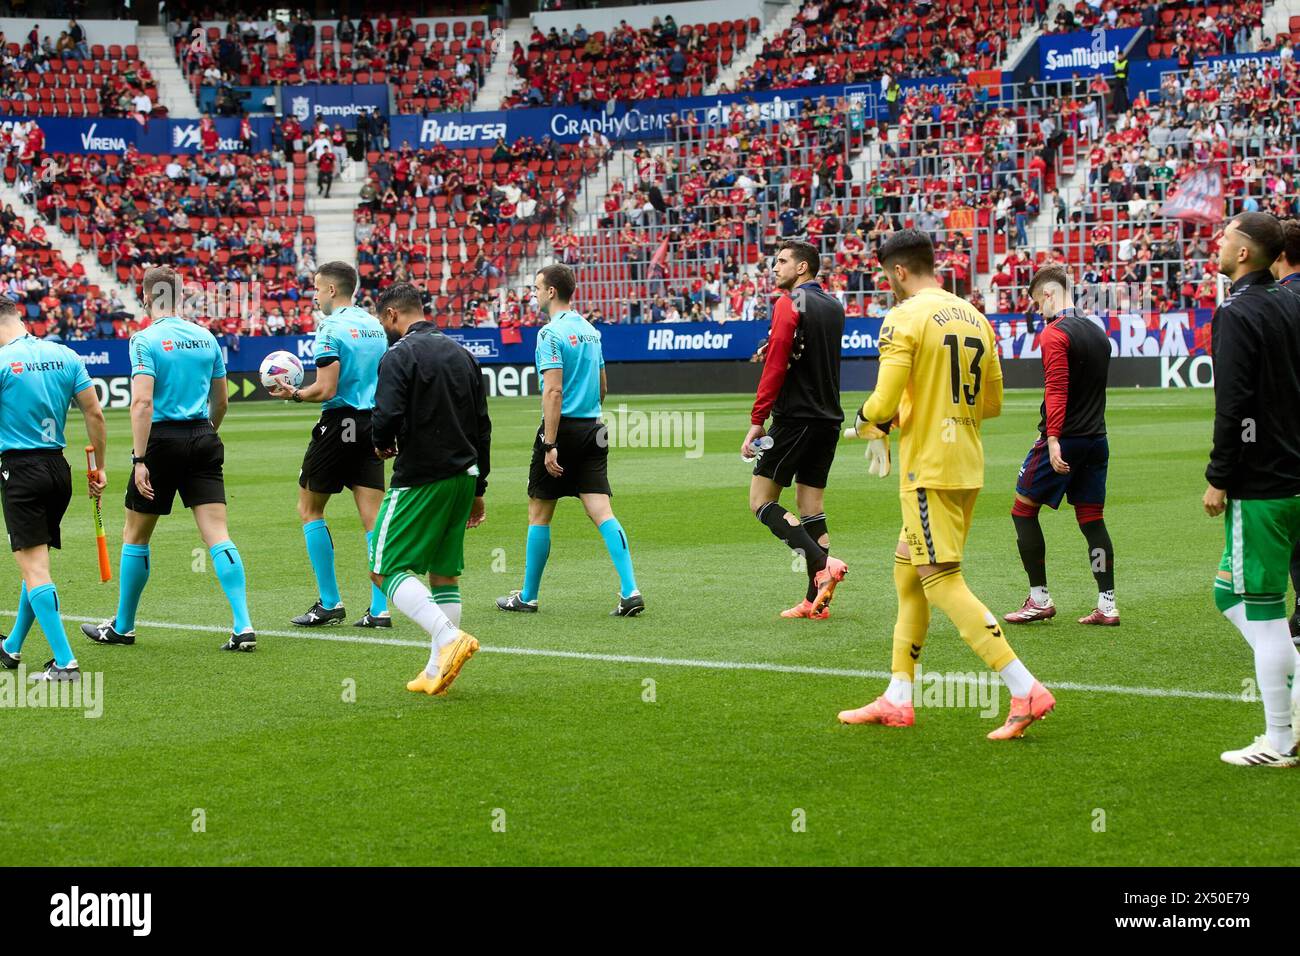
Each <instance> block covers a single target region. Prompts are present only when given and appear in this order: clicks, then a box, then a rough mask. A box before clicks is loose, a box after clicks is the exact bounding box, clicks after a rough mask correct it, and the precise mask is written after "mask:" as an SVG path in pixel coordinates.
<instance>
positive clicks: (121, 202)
mask: <svg viewBox="0 0 1300 956" xmlns="http://www.w3.org/2000/svg"><path fill="white" fill-rule="evenodd" d="M24 152H26V149H25V148H24V149H23V150H22V151H18V150H16V149H14V148H13V147H12V146H11V147H10V150H9V153H8V155H7V158H6V165H5V167H4V178H5V181H6V182H8V183H10V184H13V185H15V186H17V188H18V189H19V192H20V194H21V195H23V196H24V197H26V198H28V199H29V200H30V201H31V202H33V204H34V207H35V210H36V212H37V214H38V216H39V217H40V219H41V220H43V221H44V222H47V223H49V224H51V225H55V226H57V228H60V229H62V230H63V231H64V232H65V233H67V234H69V235H71V236H74V237H75V238H76V240H77V243H78V244H79V246H80V247H81V249H82V250H84V251H85V253H86V254H87V255H93V256H95V257H96V258H97V259H98V261H99V263H100V264H101V265H102V266H104V267H105V268H106V269H108V270H110V271H111V272H113V273H115V274H116V276H117V278H118V281H120V282H121V283H123V285H127V286H132V287H135V286H138V284H139V282H140V280H141V279H142V278H143V275H144V270H145V269H147V268H148V267H149V266H152V265H160V264H166V265H172V266H175V267H176V268H177V269H178V270H179V271H180V272H181V274H182V275H183V276H184V277H185V279H186V281H194V282H204V283H217V284H220V283H226V284H233V283H239V284H241V286H240V287H241V288H242V287H243V284H249V285H252V284H253V280H257V283H256V285H252V287H255V288H256V289H257V290H258V300H257V301H255V302H251V303H249V308H248V309H247V312H246V313H245V314H244V316H243V319H242V323H241V327H240V328H239V331H240V332H242V333H243V334H256V333H258V332H259V331H270V330H278V329H297V330H310V329H311V328H313V327H314V320H313V315H312V309H311V288H310V279H311V272H312V271H313V270H314V263H313V261H312V258H311V257H312V251H313V249H314V245H315V222H314V217H312V216H309V215H307V214H306V213H305V204H304V201H303V198H302V194H303V181H304V178H305V166H304V165H303V164H302V162H301V160H302V157H301V156H299V157H298V159H299V162H298V163H297V164H296V165H295V164H288V163H277V162H276V161H275V160H273V158H272V156H271V154H270V153H268V152H261V153H258V154H253V155H249V154H232V153H217V154H212V155H205V154H199V155H186V154H180V155H175V156H152V155H144V154H141V153H138V152H137V151H135V149H134V148H131V149H129V150H128V151H127V152H126V153H125V154H124V155H122V156H117V155H115V154H103V155H99V154H89V155H81V154H71V155H64V154H58V153H46V154H45V155H44V157H43V159H42V163H41V165H40V166H39V167H36V168H33V166H32V165H31V162H30V155H29V156H28V157H27V158H26V161H25V160H24V156H23V153H24ZM90 184H94V186H95V187H96V188H94V189H88V188H87V186H88V185H90ZM231 288H235V286H233V285H231ZM268 323H269V327H268ZM230 331H234V330H233V329H232V330H230Z"/></svg>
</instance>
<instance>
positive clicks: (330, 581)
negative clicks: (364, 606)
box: [302, 518, 343, 610]
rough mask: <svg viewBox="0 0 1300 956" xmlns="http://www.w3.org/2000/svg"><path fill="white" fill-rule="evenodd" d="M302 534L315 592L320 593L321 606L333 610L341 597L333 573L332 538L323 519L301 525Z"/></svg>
mask: <svg viewBox="0 0 1300 956" xmlns="http://www.w3.org/2000/svg"><path fill="white" fill-rule="evenodd" d="M302 536H303V537H304V538H306V539H307V557H308V558H310V559H311V569H312V571H313V572H314V573H315V575H316V593H317V594H319V595H320V603H321V607H323V608H325V609H326V610H333V609H334V608H336V607H338V606H339V604H341V603H342V600H343V599H342V598H340V597H339V582H338V578H337V577H336V576H335V574H334V539H333V538H332V537H330V529H329V528H327V527H326V526H325V519H324V518H318V519H317V520H315V521H308V522H307V523H306V524H305V525H303V526H302Z"/></svg>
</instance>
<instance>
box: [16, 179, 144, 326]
mask: <svg viewBox="0 0 1300 956" xmlns="http://www.w3.org/2000/svg"><path fill="white" fill-rule="evenodd" d="M0 203H7V204H10V205H12V206H13V208H14V209H16V210H20V211H21V212H22V215H23V216H25V217H26V218H27V221H28V223H29V224H35V223H36V222H37V221H38V218H39V217H38V215H37V212H36V208H35V207H34V206H30V205H28V204H27V203H25V202H23V199H22V196H21V195H20V194H19V192H18V190H17V189H15V188H14V187H13V186H12V185H10V184H9V183H7V182H5V181H4V180H3V179H0ZM43 225H45V226H46V229H45V238H46V239H48V240H49V243H50V246H51V247H52V248H54V249H57V250H58V251H59V254H60V255H62V256H63V260H64V261H65V262H67V263H69V264H71V263H73V262H80V263H81V265H82V267H83V268H84V269H85V270H86V282H87V283H89V284H90V285H97V286H99V288H100V289H101V290H103V291H104V293H105V294H106V295H107V294H108V292H109V290H113V289H116V290H117V293H118V295H119V296H121V298H122V302H123V304H125V305H126V308H127V309H128V311H131V312H135V313H136V314H141V313H143V312H144V304H143V303H142V302H141V301H140V299H139V297H138V296H137V295H136V294H135V289H134V288H133V287H132V286H130V285H127V284H125V283H122V282H119V281H118V279H117V276H116V275H114V274H113V273H112V272H110V271H109V270H108V269H105V268H104V267H103V266H102V265H100V264H99V260H98V258H96V257H95V256H92V255H87V254H86V252H85V250H83V249H82V248H81V247H80V246H79V245H78V244H77V239H76V237H75V236H72V235H70V234H68V233H66V232H64V231H63V230H62V229H60V228H59V227H58V226H57V225H50V224H49V223H43Z"/></svg>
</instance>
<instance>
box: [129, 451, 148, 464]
mask: <svg viewBox="0 0 1300 956" xmlns="http://www.w3.org/2000/svg"><path fill="white" fill-rule="evenodd" d="M144 463H145V460H144V455H137V454H136V453H135V452H131V467H132V468H134V467H135V466H136V465H143V464H144Z"/></svg>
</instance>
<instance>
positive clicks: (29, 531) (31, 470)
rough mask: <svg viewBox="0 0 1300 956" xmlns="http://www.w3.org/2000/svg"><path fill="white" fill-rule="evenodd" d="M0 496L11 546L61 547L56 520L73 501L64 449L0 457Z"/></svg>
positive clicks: (49, 449)
mask: <svg viewBox="0 0 1300 956" xmlns="http://www.w3.org/2000/svg"><path fill="white" fill-rule="evenodd" d="M0 498H3V501H4V513H5V527H6V528H7V529H8V530H9V547H10V548H11V549H13V550H14V551H21V550H22V549H24V548H35V547H37V546H38V545H42V544H48V545H49V546H50V547H51V548H58V547H61V546H62V541H61V539H60V537H59V522H61V521H62V520H63V515H64V513H65V512H66V511H67V510H68V502H69V501H71V500H72V469H70V468H69V467H68V462H67V459H65V458H64V457H63V449H61V448H42V449H37V450H34V451H7V452H5V453H4V455H3V457H0Z"/></svg>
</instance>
